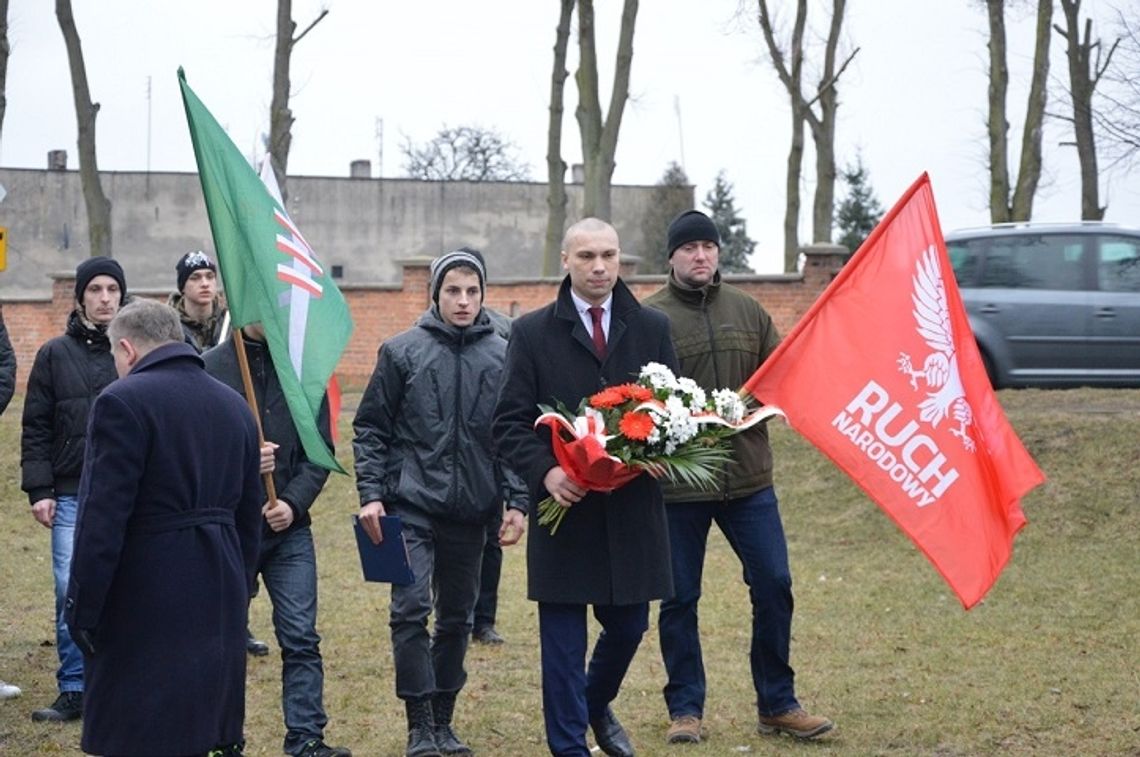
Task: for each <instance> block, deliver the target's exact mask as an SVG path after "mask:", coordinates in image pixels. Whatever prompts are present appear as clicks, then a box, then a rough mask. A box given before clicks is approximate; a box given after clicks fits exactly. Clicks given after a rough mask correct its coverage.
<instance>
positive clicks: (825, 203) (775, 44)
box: [757, 0, 859, 271]
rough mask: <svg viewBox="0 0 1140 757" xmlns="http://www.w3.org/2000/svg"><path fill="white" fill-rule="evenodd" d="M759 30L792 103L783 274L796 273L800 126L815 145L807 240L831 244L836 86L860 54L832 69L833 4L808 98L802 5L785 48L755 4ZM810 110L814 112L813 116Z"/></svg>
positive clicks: (836, 15) (840, 9) (836, 17)
mask: <svg viewBox="0 0 1140 757" xmlns="http://www.w3.org/2000/svg"><path fill="white" fill-rule="evenodd" d="M757 6H758V11H759V13H758V20H759V22H760V30H761V31H762V32H763V34H764V42H765V44H766V45H767V47H768V55H769V57H770V58H771V60H772V66H773V67H774V68H775V69H776V74H777V75H778V76H779V77H780V83H782V84H783V85H784V89H785V90H787V92H788V96H789V98H790V101H791V110H792V146H791V149H790V151H789V153H788V163H787V180H786V184H787V193H788V196H787V202H786V205H785V209H784V270H785V271H794V270H795V269H796V258H797V257H798V255H799V231H798V226H799V210H800V195H799V182H800V174H801V172H802V167H803V148H804V138H803V127H804V124H805V123H806V124H807V125H808V127H809V128H810V129H811V135H812V142H813V143H814V145H815V156H816V162H815V180H816V181H815V198H814V201H813V202H812V238H813V240H814V241H817V242H829V241H831V228H832V222H833V216H834V207H835V178H836V176H837V173H838V172H837V170H836V167H835V125H836V113H837V111H838V109H839V93H838V89H837V86H836V85H837V83H838V81H839V77H840V76H841V75H842V74H843V72H844V71H845V70H846V69H847V66H848V65H849V64H850V63H851V60H852V59H853V58H854V57H855V55H856V54H857V53H858V52H859V48H855V49H854V50H853V51H852V52H851V53H850V54H849V55H848V56H847V57H846V58H845V59H844V61H843V63H842V64H838V65H837V60H838V59H837V54H838V50H839V38H840V33H841V31H842V28H843V14H844V12H845V10H846V0H832V4H831V19H830V22H829V23H828V32H827V38H826V41H825V43H824V51H823V66H822V68H821V70H820V74H819V84H818V85H817V86H816V90H815V94H814V95H813V96H812V97H811V98H808V97H807V96H806V95H805V94H804V92H803V66H804V31H805V29H806V27H807V0H797V1H796V18H795V21H794V23H793V25H792V35H791V38H790V40H789V42H788V44H787V48H786V49H785V48H782V47H781V46H780V43H779V41H777V39H776V28H775V23H774V22H773V19H772V13H771V10H770V8H769V4H768V2H767V0H757ZM815 108H818V109H819V112H818V113H817V112H816V110H815Z"/></svg>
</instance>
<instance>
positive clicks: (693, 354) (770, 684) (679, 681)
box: [644, 210, 833, 744]
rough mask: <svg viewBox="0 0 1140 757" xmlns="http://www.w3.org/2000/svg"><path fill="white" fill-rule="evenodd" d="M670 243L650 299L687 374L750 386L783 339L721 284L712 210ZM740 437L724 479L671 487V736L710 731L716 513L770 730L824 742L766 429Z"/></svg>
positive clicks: (665, 626) (666, 614) (690, 218)
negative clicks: (808, 698)
mask: <svg viewBox="0 0 1140 757" xmlns="http://www.w3.org/2000/svg"><path fill="white" fill-rule="evenodd" d="M668 245H669V251H670V252H669V262H670V265H671V267H672V271H671V273H670V275H669V281H668V283H667V285H666V286H665V287H664V288H663V289H661V290H660V291H658V292H655V293H654V294H653V295H652V296H650V297H649V298H648V299H646V300H645V303H644V304H645V305H647V306H650V307H655V308H658V309H659V310H661V311H663V312H664V313H665V314H666V315H668V316H669V321H670V324H671V330H672V337H673V345H674V347H675V349H676V351H677V359H678V361H679V362H680V365H681V375H683V376H688V377H690V378H692V379H693V380H694V381H696V382H697V383H698V384H700V385H701V387H703V388H704V389H705V390H706V391H711V390H713V389H720V388H725V387H727V388H733V389H735V388H738V387H740V386H742V385H743V384H744V382H745V381H746V380H747V379H748V378H749V377H750V376H751V375H752V374H753V373H754V372H755V371H756V369H757V368H758V367H760V364H761V363H763V362H764V361H765V360H766V359H767V358H768V356H769V355H771V354H772V352H773V351H774V350H775V349H776V345H777V344H778V343H779V340H780V338H779V335H778V334H777V332H776V327H775V326H774V325H773V324H772V318H771V317H770V316H769V315H768V313H767V312H765V310H764V308H762V307H761V306H760V304H759V303H758V302H757V301H756V300H755V299H754V298H752V297H751V296H749V295H748V294H747V293H745V292H744V291H742V290H740V289H738V288H737V287H734V286H731V285H729V284H725V283H722V282H721V279H720V273H719V272H718V270H717V266H718V258H719V254H720V235H719V233H718V232H717V228H716V225H715V224H714V223H713V222H712V220H711V219H709V217H708V216H706V215H705V214H704V213H701V212H700V211H699V210H690V211H686V212H684V213H682V214H681V215H679V216H677V218H675V219H674V220H673V222H672V223H671V224H670V225H669V232H668ZM732 442H733V460H732V462H730V463H728V464H727V465H726V466H725V468H724V471H723V474H722V477H721V483H720V486H719V487H717V488H716V489H713V490H705V491H701V490H696V489H691V488H684V487H680V486H672V485H671V486H667V487H666V488H665V502H666V507H665V510H666V514H667V516H668V522H669V546H670V549H671V551H672V558H673V584H674V589H675V594H674V596H673V598H672V599H670V600H665V601H662V603H661V611H660V617H659V619H658V630H659V633H660V636H661V654H662V656H663V657H664V660H665V669H666V672H667V674H668V678H669V680H668V683H667V685H666V686H665V703H666V705H667V706H668V708H669V717H670V719H671V721H672V724H671V726H670V728H669V732H668V735H667V739H668V741H669V743H671V744H677V743H686V742H690V743H691V742H697V741H700V739H701V736H702V733H703V731H702V727H701V720H702V718H703V717H704V704H705V671H704V664H703V662H702V659H701V645H700V631H699V628H698V626H697V603H698V601H699V600H700V596H701V573H702V569H703V566H704V558H705V545H706V542H707V540H708V533H709V528H710V526H711V525H712V522H713V521H716V524H717V526H718V527H719V528H720V530H721V531H722V532H723V533H724V535H725V538H726V539H728V543H729V544H730V545H731V546H732V549H733V551H734V552H736V555H737V557H739V558H740V561H741V564H742V566H743V568H744V577H745V581H746V582H747V584H748V589H749V596H750V598H751V600H752V648H751V653H750V656H751V663H752V681H753V684H754V685H755V687H756V697H757V707H758V710H759V711H758V716H759V725H758V728H759V730H760V732H761V733H778V732H785V733H789V734H791V735H793V736H797V737H799V738H815V737H816V736H819V735H820V734H822V733H825V732H827V731H829V730H831V728H832V727H833V724H832V722H831V721H830V720H828V719H827V718H823V717H819V716H816V715H809V714H808V713H807V712H805V711H804V710H803V709H802V708H801V707H800V705H799V702H798V701H797V700H796V694H795V686H794V677H795V673H794V671H793V670H792V667H791V665H790V664H789V662H788V657H789V646H790V640H791V632H792V577H791V570H790V569H789V567H788V548H787V543H786V542H785V540H784V529H783V525H782V524H781V522H780V511H779V508H778V505H777V501H776V492H775V489H774V488H773V486H772V448H771V446H770V445H769V444H768V428H767V426H766V425H761V426H759V427H756V428H753V429H750V430H748V431H745V432H743V433H741V434H738V435H736V436H735V437H733V439H732Z"/></svg>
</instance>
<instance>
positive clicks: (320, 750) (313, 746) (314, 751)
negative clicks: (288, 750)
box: [297, 739, 352, 757]
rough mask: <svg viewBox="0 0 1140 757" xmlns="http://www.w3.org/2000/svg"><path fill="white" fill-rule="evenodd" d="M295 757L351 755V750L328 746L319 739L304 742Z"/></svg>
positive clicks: (344, 756)
mask: <svg viewBox="0 0 1140 757" xmlns="http://www.w3.org/2000/svg"><path fill="white" fill-rule="evenodd" d="M297 757H352V752H351V751H349V750H348V749H345V748H344V747H342V746H329V745H328V744H326V743H325V742H324V741H322V740H321V739H311V740H310V741H306V742H305V746H303V747H301V751H299V752H297Z"/></svg>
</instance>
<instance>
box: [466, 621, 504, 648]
mask: <svg viewBox="0 0 1140 757" xmlns="http://www.w3.org/2000/svg"><path fill="white" fill-rule="evenodd" d="M471 638H472V639H473V640H474V641H476V642H478V643H479V644H489V645H491V646H495V647H497V646H498V645H500V644H505V643H506V642H507V640H506V639H504V638H503V637H502V636H500V635H499V633H498V631H496V630H495V627H494V626H483V627H481V628H476V629H475V630H474V631H472V632H471Z"/></svg>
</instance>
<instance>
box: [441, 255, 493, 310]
mask: <svg viewBox="0 0 1140 757" xmlns="http://www.w3.org/2000/svg"><path fill="white" fill-rule="evenodd" d="M460 265H462V266H467V267H468V268H473V269H475V272H476V273H478V274H479V289H480V290H481V291H486V290H487V286H486V282H487V269H486V267H485V266H484V265H483V255H482V253H480V252H479V251H477V250H472V249H470V248H467V247H463V248H460V249H458V250H455V251H454V252H449V253H446V254H444V255H440V256H439V257H438V258H436V259H435V260H433V261H431V301H432V302H434V303H436V304H437V305H438V304H439V290H440V288H441V287H443V277H444V276H446V275H447V272H448V271H450V270H451V269H452V268H455V267H456V266H460Z"/></svg>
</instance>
